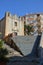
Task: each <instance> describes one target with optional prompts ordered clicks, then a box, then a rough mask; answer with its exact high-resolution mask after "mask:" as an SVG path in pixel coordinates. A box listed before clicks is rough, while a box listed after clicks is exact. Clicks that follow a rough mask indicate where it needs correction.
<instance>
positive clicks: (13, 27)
mask: <svg viewBox="0 0 43 65" xmlns="http://www.w3.org/2000/svg"><path fill="white" fill-rule="evenodd" d="M0 32H1V33H2V34H3V37H5V36H7V35H9V34H12V35H13V36H14V35H20V36H23V35H24V22H23V21H21V17H18V16H17V15H13V16H12V15H11V14H10V13H9V12H7V13H5V16H4V18H3V19H2V20H1V22H0Z"/></svg>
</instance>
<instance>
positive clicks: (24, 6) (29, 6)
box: [0, 0, 43, 18]
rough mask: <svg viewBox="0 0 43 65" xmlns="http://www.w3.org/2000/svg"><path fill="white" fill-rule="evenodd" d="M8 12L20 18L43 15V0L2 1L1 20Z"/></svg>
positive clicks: (0, 8) (0, 0)
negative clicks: (27, 15)
mask: <svg viewBox="0 0 43 65" xmlns="http://www.w3.org/2000/svg"><path fill="white" fill-rule="evenodd" d="M7 11H8V12H10V13H11V14H12V15H14V14H17V15H18V16H23V15H25V14H30V13H43V0H0V18H3V17H4V15H5V12H7Z"/></svg>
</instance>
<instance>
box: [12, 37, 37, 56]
mask: <svg viewBox="0 0 43 65" xmlns="http://www.w3.org/2000/svg"><path fill="white" fill-rule="evenodd" d="M36 38H37V36H15V37H12V40H13V41H14V43H15V44H16V46H17V47H19V49H20V51H21V52H22V53H23V54H24V55H28V54H30V53H31V52H32V49H33V46H34V43H35V40H36Z"/></svg>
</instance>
